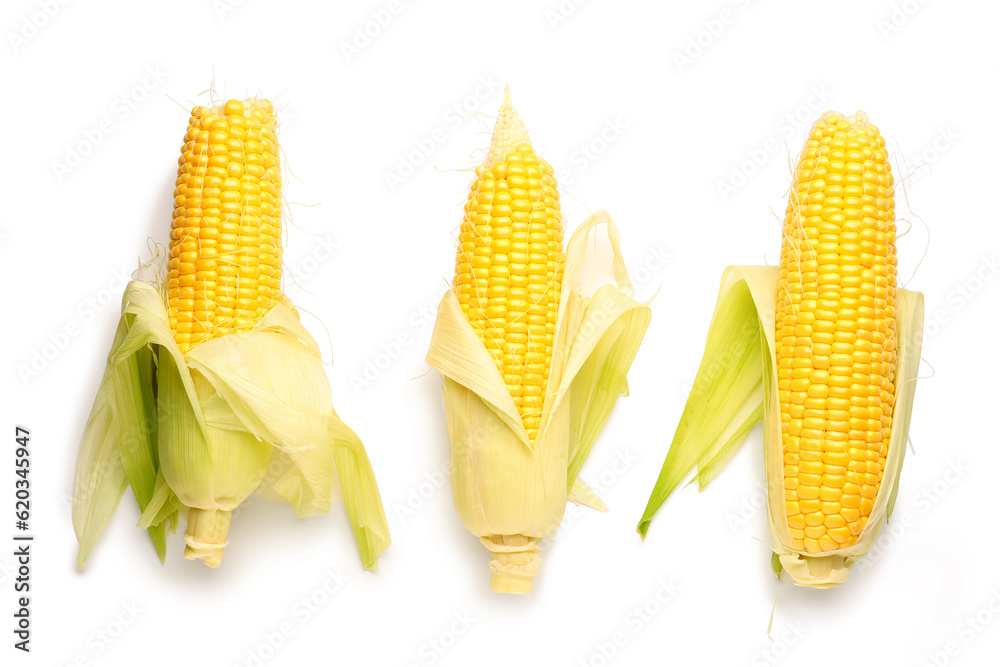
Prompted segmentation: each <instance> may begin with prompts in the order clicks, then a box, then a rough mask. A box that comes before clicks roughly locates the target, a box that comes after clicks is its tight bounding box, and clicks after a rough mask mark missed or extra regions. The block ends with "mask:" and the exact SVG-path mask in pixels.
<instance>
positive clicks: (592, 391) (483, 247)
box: [427, 91, 649, 593]
mask: <svg viewBox="0 0 1000 667" xmlns="http://www.w3.org/2000/svg"><path fill="white" fill-rule="evenodd" d="M598 226H605V227H606V229H607V234H608V240H609V243H610V245H611V251H612V252H611V256H612V266H611V267H609V268H611V272H612V273H613V275H614V276H615V281H616V284H615V285H604V286H602V287H600V289H598V290H597V292H596V293H594V294H588V295H587V296H584V295H583V294H581V293H580V290H579V287H578V286H577V285H576V284H575V280H574V272H575V270H576V269H577V268H579V266H580V265H581V264H582V263H583V261H584V259H585V255H586V252H587V248H588V245H592V244H593V238H589V237H590V235H591V233H592V232H594V231H595V230H596V229H597V228H598ZM630 289H631V284H630V283H629V280H628V275H627V273H626V272H625V270H624V261H623V260H622V258H621V254H620V253H619V251H618V235H617V229H616V228H615V226H614V223H613V222H611V219H610V218H609V217H608V216H607V214H606V213H604V212H603V211H601V212H599V213H597V214H594V215H593V216H591V217H590V218H588V220H587V221H586V222H584V224H583V225H581V227H580V228H579V229H578V230H577V231H576V233H574V235H573V237H572V238H571V239H570V241H569V243H568V245H567V247H566V250H565V252H564V250H563V233H562V216H561V213H560V208H559V195H558V192H557V190H556V182H555V179H554V177H553V170H552V167H551V166H549V164H548V163H547V162H545V161H544V160H543V159H542V158H541V157H540V156H539V155H538V154H537V153H536V152H535V150H534V148H533V147H532V144H531V141H530V139H529V138H528V133H527V132H526V131H525V129H524V124H523V123H522V121H521V118H520V116H519V115H518V114H517V112H516V111H515V110H514V108H513V106H512V105H511V101H510V92H509V91H506V93H505V98H504V103H503V106H502V107H501V109H500V114H499V116H498V118H497V122H496V126H495V127H494V130H493V139H492V142H491V145H490V148H489V151H488V152H487V156H486V159H485V161H484V162H483V164H482V165H480V166H479V167H478V168H477V169H476V177H475V179H474V180H473V182H472V186H471V190H470V194H469V198H468V201H467V203H466V206H465V215H464V218H463V222H462V226H461V229H460V232H459V239H458V248H457V251H456V261H455V280H454V284H453V287H452V289H451V290H448V291H447V292H446V293H445V295H444V298H443V299H442V301H441V305H440V306H439V308H438V317H437V322H436V324H435V327H434V334H433V336H432V340H431V348H430V350H429V351H428V354H427V362H428V363H429V364H430V365H431V366H433V367H434V368H436V369H437V370H439V371H440V372H441V373H442V374H443V375H444V378H445V381H444V396H445V409H446V412H447V415H448V435H449V438H450V440H451V443H452V447H451V469H450V470H451V488H452V498H453V500H454V502H455V508H456V510H457V511H458V513H459V515H460V517H461V518H462V521H463V523H464V524H465V526H466V527H467V528H468V529H469V531H470V532H471V533H472V534H473V535H476V536H477V537H479V538H480V542H481V543H482V544H483V546H485V547H486V548H487V549H488V550H489V551H490V553H491V556H492V557H491V560H490V570H491V575H490V587H491V588H492V589H493V590H496V591H502V592H507V593H527V592H529V591H530V590H531V587H532V581H533V578H534V576H535V574H536V573H537V572H538V569H539V567H540V565H541V557H540V556H539V553H538V540H539V539H541V538H542V537H545V536H546V535H549V534H551V533H552V532H553V531H554V530H555V529H556V528H557V527H558V525H559V521H560V520H561V518H562V515H563V512H564V511H565V508H566V502H567V500H572V501H573V502H578V503H581V504H588V505H590V506H592V507H596V508H599V509H600V508H603V505H602V504H601V502H600V499H598V498H597V497H596V496H595V495H594V494H593V492H591V491H590V490H589V489H587V488H586V486H585V485H584V484H583V483H582V482H581V481H580V480H579V479H578V478H577V475H578V473H579V470H580V467H581V466H582V465H583V462H584V460H585V459H586V457H587V454H589V452H590V448H591V447H592V445H593V442H594V439H595V438H596V436H597V433H598V432H599V431H600V427H601V425H603V423H604V421H605V420H606V419H607V417H608V415H609V414H610V411H611V408H612V407H613V405H614V403H615V400H616V399H617V398H618V396H619V395H621V393H622V392H623V390H624V388H625V374H626V373H627V371H628V369H629V367H630V365H631V363H632V359H633V358H634V356H635V353H636V351H637V350H638V346H639V343H640V341H641V340H642V336H643V334H644V333H645V330H646V326H647V324H648V322H649V309H648V308H647V307H646V306H644V305H642V304H638V303H636V302H635V301H633V300H632V299H631V298H630V297H629V292H630Z"/></svg>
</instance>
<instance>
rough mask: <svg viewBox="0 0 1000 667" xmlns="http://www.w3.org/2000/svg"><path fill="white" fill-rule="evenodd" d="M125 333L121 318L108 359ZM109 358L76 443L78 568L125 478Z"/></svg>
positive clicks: (122, 490) (105, 522)
mask: <svg viewBox="0 0 1000 667" xmlns="http://www.w3.org/2000/svg"><path fill="white" fill-rule="evenodd" d="M126 332H127V322H126V320H125V317H124V316H123V317H122V318H121V320H120V322H119V323H118V330H117V332H116V333H115V340H114V343H113V344H112V346H111V350H112V352H111V356H112V357H113V356H114V353H115V351H116V350H117V349H118V347H119V346H120V345H121V341H122V340H123V339H124V338H125V334H126ZM111 369H112V363H111V358H109V360H108V364H107V367H106V369H105V372H104V378H103V379H102V380H101V385H100V387H99V388H98V390H97V396H96V397H95V398H94V405H93V407H92V408H91V410H90V416H89V417H88V418H87V425H86V426H85V427H84V430H83V437H82V438H81V441H80V453H79V455H78V457H77V462H76V474H75V477H74V481H73V530H74V532H75V533H76V539H77V541H78V542H79V543H80V549H79V552H78V554H77V567H78V568H82V567H83V565H84V563H86V562H87V557H88V556H89V555H90V552H91V551H92V550H93V548H94V545H95V544H96V543H97V540H98V538H100V536H101V533H103V532H104V528H105V527H106V526H107V525H108V521H109V520H110V519H111V515H112V514H114V511H115V509H116V508H117V507H118V503H119V502H121V498H122V495H123V494H124V493H125V488H126V487H127V486H128V478H127V477H126V475H125V466H124V465H123V464H122V459H121V454H120V452H119V451H118V429H117V428H116V425H115V423H114V416H113V411H112V409H111V405H110V403H109V394H110V392H111V389H110V384H109V377H110V375H111Z"/></svg>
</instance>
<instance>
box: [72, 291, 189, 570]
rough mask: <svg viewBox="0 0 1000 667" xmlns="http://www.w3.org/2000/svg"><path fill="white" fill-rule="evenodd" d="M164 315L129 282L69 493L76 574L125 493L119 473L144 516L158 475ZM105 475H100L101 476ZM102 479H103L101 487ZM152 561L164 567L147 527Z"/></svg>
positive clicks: (159, 542) (153, 297) (160, 548)
mask: <svg viewBox="0 0 1000 667" xmlns="http://www.w3.org/2000/svg"><path fill="white" fill-rule="evenodd" d="M165 322H166V310H165V308H164V306H163V300H162V297H161V295H160V293H159V291H158V290H156V289H155V288H153V287H152V286H150V285H148V284H146V283H144V282H142V281H137V280H133V281H131V282H130V283H129V284H128V285H127V287H126V289H125V294H124V296H123V298H122V317H121V319H120V320H119V324H118V330H117V332H116V334H115V340H114V342H113V344H112V348H111V353H110V354H109V357H108V365H107V368H106V370H105V375H104V379H103V380H102V383H101V387H100V388H99V389H98V394H97V398H96V399H95V401H94V407H93V409H92V412H91V418H90V419H88V425H87V427H86V429H85V430H84V435H83V439H82V442H81V448H80V455H79V458H78V464H77V480H76V488H77V489H88V488H89V489H90V491H89V492H78V491H75V492H74V509H73V517H74V527H75V529H76V532H77V539H78V540H79V542H80V555H79V558H78V564H79V566H80V567H82V566H83V563H84V562H85V561H86V559H87V556H88V555H89V553H90V551H91V549H92V548H93V545H94V543H95V542H96V540H97V538H98V537H99V536H100V534H101V532H103V529H104V526H106V525H107V521H108V519H110V516H111V514H112V513H113V512H114V509H115V507H116V506H117V504H118V501H119V500H120V499H121V495H122V493H123V492H124V486H123V485H122V480H121V478H119V477H118V473H119V468H120V472H121V473H123V474H124V479H125V480H126V481H127V483H128V484H129V485H130V486H131V487H132V492H133V495H134V496H135V498H136V502H137V504H138V505H139V509H140V511H141V512H144V511H145V509H146V507H147V505H148V503H149V500H150V498H151V497H152V495H153V489H154V485H155V482H156V477H157V474H158V451H157V439H158V424H159V421H160V416H159V415H158V414H157V405H156V397H155V396H154V387H155V386H156V383H155V382H154V375H155V366H154V349H153V347H151V346H153V345H157V344H161V343H162V342H163V340H164V339H165V338H166V339H167V340H169V344H171V345H173V346H174V350H175V351H176V355H177V356H178V357H179V356H180V351H179V350H178V349H177V348H176V345H175V344H174V342H173V337H172V335H171V334H170V331H169V328H168V327H167V326H166V324H165ZM102 471H103V472H102ZM101 476H108V477H109V479H106V480H103V481H99V480H98V478H99V477H101ZM147 529H148V531H149V534H150V537H151V539H152V540H153V544H154V546H155V547H156V551H157V554H158V555H159V557H160V559H161V560H163V558H164V556H165V549H166V541H165V533H164V528H163V527H162V526H153V525H151V526H149V527H148V528H147Z"/></svg>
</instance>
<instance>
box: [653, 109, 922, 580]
mask: <svg viewBox="0 0 1000 667" xmlns="http://www.w3.org/2000/svg"><path fill="white" fill-rule="evenodd" d="M895 240H896V239H895V216H894V207H893V180H892V174H891V172H890V168H889V161H888V156H887V153H886V150H885V142H884V140H883V139H882V137H881V136H880V135H879V132H878V129H877V128H875V126H873V125H871V124H869V123H868V118H867V116H866V115H865V114H864V113H862V112H858V113H857V114H855V115H854V116H850V117H845V116H842V115H840V114H837V113H833V112H828V113H826V114H824V115H823V116H822V118H820V119H819V120H818V121H817V122H816V124H815V125H814V126H813V128H812V130H811V131H810V134H809V137H808V140H807V143H806V146H805V148H804V150H803V152H802V154H801V156H800V158H799V161H798V166H797V168H796V171H795V176H794V182H793V185H792V191H791V194H790V196H789V201H788V208H787V210H786V215H785V223H784V228H783V235H782V247H781V264H780V266H779V267H776V268H775V267H754V266H749V267H730V268H728V269H727V270H726V272H725V274H724V275H723V280H722V288H721V290H720V293H719V300H718V303H717V305H716V310H715V315H714V317H713V319H712V325H711V328H710V330H709V336H708V342H707V343H706V346H705V354H704V356H703V358H702V363H701V366H700V368H699V370H698V378H697V380H696V382H695V388H694V389H693V390H692V392H691V395H690V396H689V397H688V402H687V405H686V406H685V408H684V414H683V415H682V417H681V423H680V425H679V426H678V428H677V431H676V433H675V434H674V440H673V442H672V443H671V445H670V450H669V451H668V453H667V459H666V461H664V464H663V468H662V470H661V471H660V476H659V479H658V480H657V483H656V486H655V487H654V489H653V492H652V494H651V495H650V499H649V502H648V504H647V506H646V511H645V513H644V514H643V517H642V519H641V520H640V522H639V532H640V534H643V535H645V532H646V530H647V529H648V527H649V522H650V521H651V519H652V517H653V515H654V514H655V512H656V511H657V509H658V508H659V507H660V505H662V503H663V502H664V501H665V500H666V498H667V497H668V496H669V495H670V493H671V492H672V491H673V490H674V489H675V488H676V487H677V486H678V485H679V484H680V483H681V482H682V481H683V478H684V477H685V476H686V475H687V474H688V472H689V471H690V470H691V469H693V468H694V467H698V469H699V472H698V475H697V479H698V481H699V483H700V484H701V486H702V487H704V486H705V485H707V484H708V483H709V482H710V481H711V480H712V479H713V478H714V477H715V475H717V474H718V472H719V471H720V470H721V469H722V467H723V466H724V465H725V464H726V462H727V461H728V460H729V459H730V457H731V456H732V454H733V453H734V452H735V450H736V448H738V447H739V446H740V444H741V443H742V442H743V441H744V439H745V438H746V435H747V433H748V432H749V431H750V429H751V427H752V426H753V425H754V424H755V423H756V422H758V421H760V420H763V421H764V460H765V469H766V471H767V477H768V479H767V489H768V526H769V528H770V531H771V537H772V543H773V547H774V553H775V556H774V559H773V564H774V569H775V571H776V572H778V573H779V574H781V573H787V575H788V576H789V577H790V578H791V579H792V580H793V581H794V582H795V583H796V584H798V585H802V586H812V587H818V588H822V587H828V586H835V585H838V584H841V583H843V582H844V581H845V580H846V579H847V576H848V568H849V567H850V566H851V565H853V564H854V563H855V562H857V560H858V559H860V558H861V557H863V556H864V555H865V554H866V553H867V552H868V551H869V550H870V549H871V547H872V546H873V545H874V543H875V540H876V539H877V538H878V535H879V531H880V530H881V527H882V524H884V523H885V521H886V520H887V518H888V517H889V515H890V514H891V513H892V507H893V503H894V500H895V495H896V489H897V484H898V479H899V473H900V470H901V469H902V464H903V455H904V453H905V444H906V438H907V433H908V430H909V423H910V416H911V413H912V407H913V396H914V390H915V385H916V374H917V367H918V364H919V359H920V346H921V342H922V341H921V335H922V330H923V324H922V323H923V296H922V295H921V294H920V293H918V292H910V291H907V290H897V288H896V257H895Z"/></svg>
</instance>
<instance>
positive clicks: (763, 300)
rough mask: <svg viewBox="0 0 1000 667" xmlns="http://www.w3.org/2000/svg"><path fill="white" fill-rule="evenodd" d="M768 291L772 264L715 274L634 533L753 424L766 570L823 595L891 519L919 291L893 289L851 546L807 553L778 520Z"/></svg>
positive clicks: (727, 453) (914, 365)
mask: <svg viewBox="0 0 1000 667" xmlns="http://www.w3.org/2000/svg"><path fill="white" fill-rule="evenodd" d="M777 284H778V269H777V268H776V267H764V266H734V267H729V268H728V269H726V271H725V273H724V274H723V277H722V287H721V288H720V290H719V299H718V302H717V303H716V307H715V314H714V315H713V317H712V324H711V326H710V328H709V333H708V340H707V342H706V344H705V353H704V356H703V357H702V361H701V365H700V366H699V368H698V374H697V376H696V378H695V382H694V387H693V388H692V390H691V394H690V395H689V396H688V400H687V404H686V405H685V406H684V412H683V414H682V415H681V420H680V424H679V425H678V427H677V431H676V432H675V433H674V439H673V441H672V442H671V444H670V449H669V450H668V452H667V458H666V460H665V461H664V463H663V468H662V469H661V471H660V476H659V478H658V479H657V481H656V485H655V487H654V488H653V492H652V494H651V495H650V498H649V503H648V504H647V506H646V510H645V512H644V513H643V516H642V519H641V520H640V522H639V526H638V530H639V533H640V534H641V535H643V536H645V534H646V531H647V530H648V529H649V523H650V521H651V520H652V518H653V515H654V514H655V513H656V511H657V510H658V509H659V508H660V506H661V505H662V504H663V502H664V501H665V500H666V499H667V497H668V496H669V495H670V494H671V493H672V492H673V491H674V489H676V488H677V487H678V486H679V485H680V484H681V482H683V481H684V479H686V478H687V476H688V474H689V473H690V472H691V470H692V469H694V468H695V467H697V469H698V473H697V474H696V476H695V478H694V480H697V481H698V483H699V485H700V487H701V488H704V487H705V486H706V485H707V484H708V483H709V482H710V481H711V480H712V479H714V478H715V476H716V475H718V473H719V472H720V471H721V470H722V468H723V467H724V466H725V464H726V463H727V462H728V461H729V459H730V458H731V457H732V455H733V454H734V453H735V452H736V450H737V449H738V448H739V446H740V445H741V444H742V443H743V442H744V440H745V439H746V436H747V433H749V431H750V429H751V428H752V427H753V426H754V425H755V424H756V423H758V422H760V421H761V420H763V422H764V467H765V471H766V473H767V500H768V502H767V506H768V511H767V521H768V528H769V529H770V532H771V542H772V548H773V550H774V554H775V558H774V563H775V570H776V571H778V572H779V573H780V572H784V573H786V574H787V576H788V577H790V578H791V580H792V581H793V582H794V583H796V584H798V585H800V586H808V587H814V588H826V587H829V586H836V585H839V584H841V583H843V582H844V581H845V580H846V579H847V576H848V573H849V568H850V567H851V565H853V564H854V563H856V562H857V561H858V560H859V559H860V558H862V557H863V556H864V555H865V554H867V553H868V552H869V551H870V550H871V548H872V547H873V546H874V545H875V541H876V540H877V539H878V536H879V533H880V532H881V530H882V526H883V524H885V523H886V522H887V521H888V519H889V516H890V515H891V514H892V507H893V503H894V501H895V497H896V492H897V489H898V483H899V473H900V470H901V469H902V466H903V457H904V455H905V453H906V440H907V433H908V432H909V426H910V416H911V413H912V410H913V398H914V392H915V390H916V379H917V369H918V367H919V364H920V347H921V342H922V337H923V319H924V299H923V295H922V294H921V293H919V292H912V291H909V290H904V289H900V290H898V291H897V303H896V336H897V341H898V349H897V357H896V375H895V386H896V397H895V404H894V407H893V418H892V432H891V435H890V443H889V454H888V458H887V460H886V467H885V472H884V474H883V479H882V484H881V486H880V488H879V491H878V494H877V495H876V497H875V503H874V507H873V509H872V512H871V515H870V518H869V519H868V523H867V525H866V526H865V528H864V529H863V530H862V531H861V534H860V535H859V536H858V539H857V541H856V542H855V543H854V544H852V545H851V546H849V547H846V548H841V549H837V550H835V551H829V552H822V553H817V554H810V553H807V552H805V551H801V550H797V549H795V548H794V547H793V546H792V538H791V535H790V533H789V531H788V524H787V521H786V519H785V498H784V478H783V472H782V469H783V465H784V462H783V455H782V444H781V422H780V416H779V414H778V404H777V401H776V400H775V399H774V397H776V396H777V362H776V357H775V340H774V336H775V329H774V318H775V306H776V302H777ZM694 480H693V481H694Z"/></svg>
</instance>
